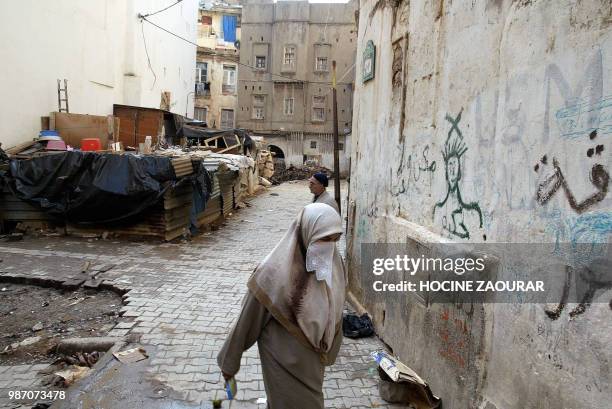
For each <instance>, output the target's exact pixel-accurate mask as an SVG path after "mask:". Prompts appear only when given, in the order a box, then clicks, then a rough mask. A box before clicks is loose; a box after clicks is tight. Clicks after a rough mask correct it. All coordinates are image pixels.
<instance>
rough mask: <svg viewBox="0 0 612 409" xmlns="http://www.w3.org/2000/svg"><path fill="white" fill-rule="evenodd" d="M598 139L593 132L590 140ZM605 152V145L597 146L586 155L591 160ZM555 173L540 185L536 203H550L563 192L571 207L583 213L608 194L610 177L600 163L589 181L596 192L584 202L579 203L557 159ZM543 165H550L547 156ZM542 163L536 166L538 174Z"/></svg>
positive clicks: (543, 158) (544, 157) (554, 162)
mask: <svg viewBox="0 0 612 409" xmlns="http://www.w3.org/2000/svg"><path fill="white" fill-rule="evenodd" d="M596 137H597V131H591V133H590V135H589V138H590V139H591V140H593V139H595V138H596ZM603 151H604V145H597V146H595V147H592V148H589V149H588V150H587V153H586V155H587V156H588V157H589V158H593V157H595V156H601V153H602V152H603ZM552 162H553V173H552V174H551V175H549V176H548V177H546V178H545V179H544V180H543V181H542V182H540V184H539V185H538V189H537V191H536V201H537V202H538V203H539V204H541V205H544V204H546V203H548V201H549V200H550V199H551V198H552V197H553V196H555V194H556V193H557V192H558V191H559V190H562V191H563V193H564V194H565V197H566V199H567V202H568V204H569V206H570V207H571V208H572V209H573V210H575V211H576V212H577V213H583V212H584V211H586V210H588V209H589V208H590V207H592V206H593V205H594V204H596V203H598V202H601V201H602V200H604V198H605V197H606V195H607V194H608V185H609V183H610V175H609V174H608V172H607V171H606V169H605V168H604V167H603V165H601V164H599V163H595V164H594V165H593V167H592V168H591V171H590V174H589V179H590V182H591V184H592V185H593V186H594V187H595V189H596V191H595V192H594V193H592V194H590V195H589V196H588V197H586V198H585V199H584V200H582V201H580V202H579V201H577V200H576V197H575V195H574V193H573V192H572V190H571V189H570V186H569V184H568V182H567V180H566V179H565V176H564V175H563V171H562V170H561V166H560V165H559V161H558V160H557V159H556V158H553V160H552ZM540 163H541V164H542V165H546V164H547V163H548V158H547V156H546V155H544V156H543V157H542V159H541V160H540ZM540 163H538V164H536V165H535V166H534V170H535V171H536V172H537V171H538V170H539V169H540Z"/></svg>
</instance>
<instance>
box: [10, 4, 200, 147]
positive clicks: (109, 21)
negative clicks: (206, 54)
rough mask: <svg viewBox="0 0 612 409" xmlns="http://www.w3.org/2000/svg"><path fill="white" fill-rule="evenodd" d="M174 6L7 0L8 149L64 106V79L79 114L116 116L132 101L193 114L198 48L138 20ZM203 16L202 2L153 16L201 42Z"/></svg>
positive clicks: (73, 109) (32, 134)
mask: <svg viewBox="0 0 612 409" xmlns="http://www.w3.org/2000/svg"><path fill="white" fill-rule="evenodd" d="M167 6H168V2H167V1H166V0H100V1H95V2H80V1H70V2H63V1H45V2H38V1H34V0H25V1H18V2H14V1H7V2H0V15H1V16H3V17H7V18H3V19H2V25H0V33H2V36H3V38H5V39H9V40H7V41H6V42H5V43H6V46H3V49H2V54H3V59H4V60H5V61H10V64H9V63H7V64H2V66H1V67H0V75H1V76H2V78H3V84H4V85H3V94H4V98H3V101H2V102H0V108H1V111H2V113H3V120H2V121H0V135H2V137H0V139H1V140H2V143H3V146H4V148H8V147H10V146H13V145H17V144H19V143H22V142H25V141H28V140H31V139H32V138H35V137H36V136H37V135H38V132H39V131H40V127H41V124H40V117H41V116H47V115H49V112H51V111H57V110H58V96H57V80H58V79H62V80H63V79H66V80H67V81H68V100H69V108H70V112H71V113H82V114H92V115H108V114H112V113H113V104H125V105H135V106H142V107H150V108H160V106H164V107H167V108H168V109H169V110H170V111H172V112H175V113H178V114H185V112H186V110H187V106H186V104H187V102H188V99H187V97H188V96H189V95H188V94H189V92H191V91H193V89H194V79H193V69H194V61H195V56H196V47H195V46H194V45H192V44H189V43H188V42H186V41H183V40H181V39H178V38H176V37H174V36H172V35H170V34H168V33H166V32H164V31H162V30H160V29H159V28H157V27H155V26H153V25H151V24H149V23H147V22H141V20H140V19H139V18H138V15H139V14H142V15H146V14H149V13H154V12H156V11H159V10H161V9H163V8H165V7H167ZM197 13H198V4H197V0H185V1H182V2H180V3H178V4H176V5H175V6H173V7H171V8H169V9H167V10H165V11H163V12H160V13H157V14H155V15H151V16H149V17H147V18H148V20H150V21H151V22H153V23H155V24H157V25H159V26H160V27H163V28H165V29H167V30H169V31H171V32H173V33H176V34H177V35H179V36H181V37H184V38H186V39H188V40H190V41H193V42H195V41H196V38H197V25H196V22H197ZM9 16H13V17H10V18H9ZM16 16H22V17H23V18H17V17H16ZM189 108H191V109H193V104H190V107H189ZM8 118H10V120H8ZM4 119H7V120H4Z"/></svg>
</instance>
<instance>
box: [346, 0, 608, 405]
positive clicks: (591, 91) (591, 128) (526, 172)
mask: <svg viewBox="0 0 612 409" xmlns="http://www.w3.org/2000/svg"><path fill="white" fill-rule="evenodd" d="M611 13H612V12H611V8H610V3H609V2H608V1H605V0H589V1H552V0H516V1H512V0H495V1H484V0H474V1H444V0H412V1H407V0H404V1H401V0H400V1H394V2H392V1H386V0H378V1H374V0H365V1H361V4H360V10H359V33H358V47H357V62H356V67H357V73H356V90H355V103H354V117H353V141H352V145H353V147H352V175H351V187H350V191H351V195H352V197H351V200H353V201H354V205H353V206H349V214H354V217H352V218H351V220H350V226H349V231H351V232H352V237H351V238H350V240H349V243H348V249H349V254H348V257H349V263H350V267H351V272H352V274H351V277H350V286H351V291H353V292H354V293H355V294H356V295H357V296H358V298H359V299H360V300H361V301H362V302H363V303H364V304H365V306H366V307H367V308H368V310H369V311H370V312H371V313H372V314H373V318H374V322H375V324H376V326H377V330H378V331H379V333H380V335H381V337H382V338H383V339H384V341H385V342H386V343H388V344H389V345H390V346H391V347H392V348H393V350H394V352H395V353H397V354H398V355H399V356H400V358H402V359H403V360H404V361H405V362H406V363H407V364H409V365H410V366H412V367H413V368H414V369H415V370H416V371H417V372H419V373H420V374H421V375H423V376H424V377H425V378H426V379H427V380H428V381H429V382H430V383H431V387H432V389H433V391H434V392H435V393H437V394H440V395H441V397H442V398H443V400H444V407H445V408H451V409H452V408H454V409H463V408H481V409H495V408H499V409H501V408H504V409H510V408H516V409H523V408H535V407H537V408H551V409H552V408H587V407H588V408H599V409H603V408H604V407H607V406H608V405H609V403H608V402H610V401H611V399H612V389H611V387H610V385H611V384H612V382H611V381H612V379H611V375H610V361H611V360H612V353H611V352H610V348H609V345H610V342H611V341H612V334H611V333H610V331H609V323H610V319H612V311H611V307H610V305H609V302H610V300H611V299H612V292H611V291H610V288H609V287H608V289H606V290H605V291H600V292H598V293H597V295H596V299H595V300H594V301H596V302H595V303H593V304H591V305H589V306H587V308H586V309H585V311H584V312H583V313H582V314H580V315H577V316H575V317H573V318H571V319H570V317H569V315H568V312H569V311H570V307H568V308H566V309H565V310H562V311H561V314H560V315H559V316H558V317H549V315H547V314H546V313H545V307H546V306H545V305H541V304H523V305H521V304H519V303H518V301H517V303H515V304H489V305H484V306H482V305H481V306H478V305H467V306H466V305H461V306H455V305H433V306H432V305H429V306H428V305H424V304H421V303H419V302H417V301H414V300H411V299H402V301H397V300H393V301H391V300H389V298H388V297H385V296H384V295H381V294H377V293H375V292H374V291H373V289H372V288H371V287H368V286H367V280H365V277H364V276H359V275H358V274H356V272H357V271H358V267H359V259H360V248H359V244H360V243H363V242H366V243H367V242H379V243H382V242H390V243H394V242H395V243H407V245H408V246H410V247H412V248H416V247H417V246H418V245H419V244H422V243H428V242H446V241H451V242H454V241H457V242H474V243H487V242H494V243H497V242H499V243H512V242H514V243H537V242H547V243H554V242H556V241H558V242H571V241H580V240H583V241H602V240H603V241H606V240H607V241H609V237H610V234H611V233H612V195H610V194H609V193H608V189H609V172H610V167H611V166H610V165H611V164H612V163H611V160H610V159H611V155H610V152H611V151H612V146H609V145H610V133H611V132H612V131H611V130H612V128H611V127H612V104H611V103H610V101H611V98H612V83H611V79H612V30H610V27H611V23H612V14H611ZM370 40H371V41H372V42H373V44H374V45H375V46H376V64H375V72H374V74H375V75H374V78H373V79H371V80H369V81H366V82H364V81H363V80H362V76H363V66H362V64H363V52H364V50H365V47H366V44H367V42H368V41H370ZM553 174H558V175H562V177H563V186H564V187H563V188H562V189H558V190H555V191H550V192H547V193H546V194H540V195H538V189H540V191H541V192H542V191H543V190H545V189H546V187H547V183H546V181H547V180H548V178H549V177H550V176H551V175H553ZM457 211H458V212H459V213H460V215H461V219H460V220H457V219H455V218H454V215H455V214H456V212H457ZM415 251H416V250H415ZM513 278H514V279H516V277H506V279H513Z"/></svg>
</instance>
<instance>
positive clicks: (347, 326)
mask: <svg viewBox="0 0 612 409" xmlns="http://www.w3.org/2000/svg"><path fill="white" fill-rule="evenodd" d="M342 333H343V334H344V336H345V337H347V338H364V337H370V336H372V335H374V325H373V324H372V320H371V319H370V317H369V316H368V314H363V315H361V316H359V315H357V314H355V313H345V314H344V316H343V317H342Z"/></svg>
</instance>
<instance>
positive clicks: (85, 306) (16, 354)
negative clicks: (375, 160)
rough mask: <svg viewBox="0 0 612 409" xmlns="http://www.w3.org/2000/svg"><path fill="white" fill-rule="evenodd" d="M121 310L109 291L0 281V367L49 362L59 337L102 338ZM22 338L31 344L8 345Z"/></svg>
mask: <svg viewBox="0 0 612 409" xmlns="http://www.w3.org/2000/svg"><path fill="white" fill-rule="evenodd" d="M121 306H122V304H121V297H120V296H119V295H117V294H115V293H113V292H111V291H95V292H94V291H85V290H83V289H78V290H76V291H61V290H56V289H53V288H42V287H37V286H33V285H23V284H9V283H0V328H1V330H0V365H19V364H37V363H47V362H49V363H50V362H52V361H54V360H55V359H57V358H58V356H56V355H55V354H54V353H53V352H51V353H48V352H49V351H50V350H53V349H54V348H53V347H54V346H55V345H56V344H57V342H58V341H59V340H60V339H62V338H68V337H92V336H104V335H106V334H107V333H108V332H109V331H110V330H111V329H112V328H113V326H114V325H115V324H116V322H117V320H118V318H119V317H118V314H119V310H120V309H121ZM33 337H40V339H39V340H36V338H33ZM24 340H26V343H28V342H29V341H32V343H31V344H30V345H19V346H17V347H16V348H13V347H11V344H13V346H14V344H15V343H19V342H22V341H24ZM35 341H36V342H35Z"/></svg>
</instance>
